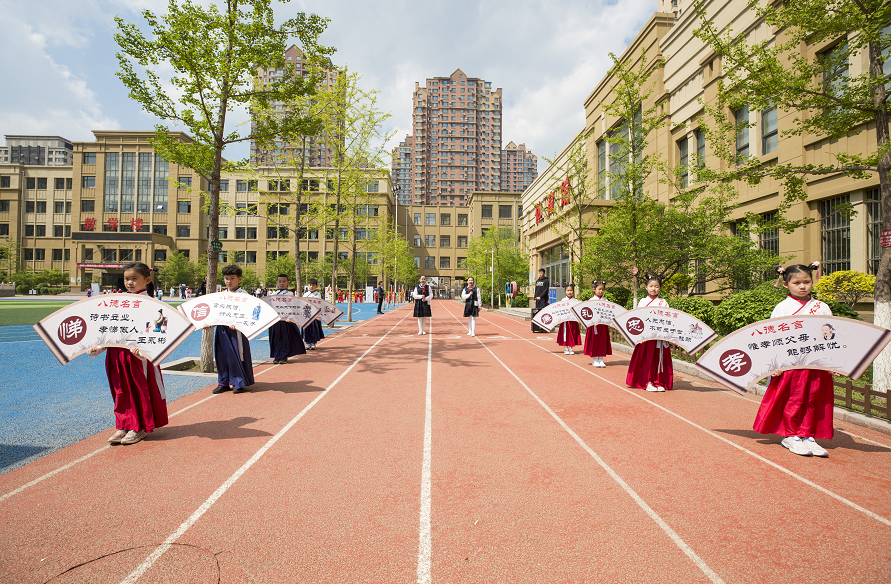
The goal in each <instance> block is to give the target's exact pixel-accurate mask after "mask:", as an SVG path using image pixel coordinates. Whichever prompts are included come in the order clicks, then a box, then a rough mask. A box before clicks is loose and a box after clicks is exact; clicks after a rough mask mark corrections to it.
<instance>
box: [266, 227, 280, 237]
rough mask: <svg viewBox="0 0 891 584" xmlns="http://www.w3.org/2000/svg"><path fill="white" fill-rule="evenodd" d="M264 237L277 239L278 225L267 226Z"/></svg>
mask: <svg viewBox="0 0 891 584" xmlns="http://www.w3.org/2000/svg"><path fill="white" fill-rule="evenodd" d="M266 239H278V227H267V228H266Z"/></svg>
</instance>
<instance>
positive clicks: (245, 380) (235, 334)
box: [213, 264, 254, 393]
mask: <svg viewBox="0 0 891 584" xmlns="http://www.w3.org/2000/svg"><path fill="white" fill-rule="evenodd" d="M223 283H224V284H225V286H226V291H227V292H230V293H236V294H247V292H245V291H244V289H242V288H241V287H240V286H239V284H241V268H239V267H238V266H236V265H235V264H232V265H228V266H226V267H224V268H223ZM216 329H217V330H216V335H215V336H214V343H213V346H214V356H215V357H216V362H217V386H216V388H214V390H213V393H223V392H224V391H229V390H230V389H231V390H232V393H244V392H246V391H247V387H248V386H249V385H253V384H254V364H253V361H252V360H251V343H250V341H248V339H247V338H246V337H245V336H244V335H243V334H241V332H240V331H238V330H237V329H236V328H235V327H234V326H232V325H229V326H219V325H218V326H217V327H216Z"/></svg>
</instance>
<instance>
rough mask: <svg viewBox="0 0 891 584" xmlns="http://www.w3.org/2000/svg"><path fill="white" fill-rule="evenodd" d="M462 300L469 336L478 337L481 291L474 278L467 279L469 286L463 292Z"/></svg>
mask: <svg viewBox="0 0 891 584" xmlns="http://www.w3.org/2000/svg"><path fill="white" fill-rule="evenodd" d="M461 300H463V301H464V316H466V317H467V336H468V337H475V336H476V319H477V317H478V316H479V315H480V304H482V298H481V297H480V289H479V288H477V287H476V282H475V280H474V279H473V276H471V277H469V278H467V286H465V287H464V290H463V291H462V292H461Z"/></svg>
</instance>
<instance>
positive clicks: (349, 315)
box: [347, 230, 356, 322]
mask: <svg viewBox="0 0 891 584" xmlns="http://www.w3.org/2000/svg"><path fill="white" fill-rule="evenodd" d="M354 232H355V230H354ZM352 253H353V257H352V258H351V261H350V279H349V282H348V283H347V290H348V292H347V294H348V295H349V296H348V298H347V322H353V288H354V286H355V282H356V236H355V233H354V235H353V246H352Z"/></svg>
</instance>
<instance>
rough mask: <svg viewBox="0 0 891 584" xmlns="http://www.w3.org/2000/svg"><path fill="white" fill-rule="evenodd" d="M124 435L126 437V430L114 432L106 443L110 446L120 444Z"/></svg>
mask: <svg viewBox="0 0 891 584" xmlns="http://www.w3.org/2000/svg"><path fill="white" fill-rule="evenodd" d="M126 435H127V431H126V430H118V431H117V432H115V433H114V434H112V435H111V436H109V438H108V441H109V442H110V443H111V444H120V443H121V440H123V439H124V436H126Z"/></svg>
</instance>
